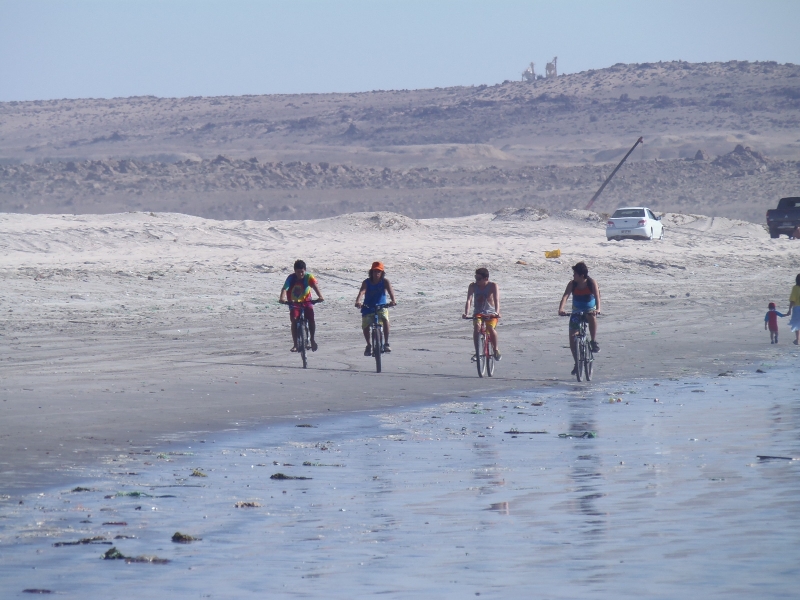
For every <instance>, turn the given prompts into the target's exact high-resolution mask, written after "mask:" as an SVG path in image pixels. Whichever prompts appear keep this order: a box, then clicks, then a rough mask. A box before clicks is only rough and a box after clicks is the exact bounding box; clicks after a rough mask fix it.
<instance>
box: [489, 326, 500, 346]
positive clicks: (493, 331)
mask: <svg viewBox="0 0 800 600" xmlns="http://www.w3.org/2000/svg"><path fill="white" fill-rule="evenodd" d="M486 333H488V334H489V339H490V340H492V345H493V346H494V349H495V351H497V352H500V348H498V347H497V330H496V329H495V328H494V327H489V326H488V325H487V326H486Z"/></svg>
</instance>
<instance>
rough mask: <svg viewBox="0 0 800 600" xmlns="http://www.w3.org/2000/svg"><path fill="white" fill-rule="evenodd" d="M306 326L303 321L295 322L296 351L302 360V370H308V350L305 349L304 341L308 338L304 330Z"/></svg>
mask: <svg viewBox="0 0 800 600" xmlns="http://www.w3.org/2000/svg"><path fill="white" fill-rule="evenodd" d="M306 328H307V325H306V323H305V321H302V320H298V321H297V351H298V352H299V353H300V358H302V359H303V368H304V369H307V368H308V355H307V354H306V353H307V352H308V348H306V339H307V338H308V332H307V330H306Z"/></svg>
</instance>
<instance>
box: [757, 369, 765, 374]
mask: <svg viewBox="0 0 800 600" xmlns="http://www.w3.org/2000/svg"><path fill="white" fill-rule="evenodd" d="M756 373H766V371H762V370H761V369H756Z"/></svg>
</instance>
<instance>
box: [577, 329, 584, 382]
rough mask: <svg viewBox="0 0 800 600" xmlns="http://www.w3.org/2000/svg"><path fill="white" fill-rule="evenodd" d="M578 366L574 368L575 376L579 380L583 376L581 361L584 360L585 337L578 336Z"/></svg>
mask: <svg viewBox="0 0 800 600" xmlns="http://www.w3.org/2000/svg"><path fill="white" fill-rule="evenodd" d="M577 341H578V368H577V369H576V370H575V377H577V378H578V381H580V380H581V379H582V377H583V362H584V360H586V338H584V337H579V338H578V340H577Z"/></svg>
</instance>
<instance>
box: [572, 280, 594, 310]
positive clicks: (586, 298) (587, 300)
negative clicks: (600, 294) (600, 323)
mask: <svg viewBox="0 0 800 600" xmlns="http://www.w3.org/2000/svg"><path fill="white" fill-rule="evenodd" d="M586 283H587V284H588V285H587V286H586V289H583V290H579V289H576V288H577V286H576V285H575V282H574V281H573V283H572V310H577V311H581V312H585V311H588V310H594V309H596V308H597V298H595V297H594V293H593V292H592V280H591V279H589V280H588V281H587V282H586Z"/></svg>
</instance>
